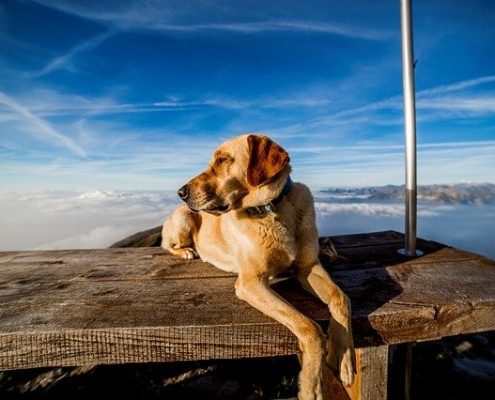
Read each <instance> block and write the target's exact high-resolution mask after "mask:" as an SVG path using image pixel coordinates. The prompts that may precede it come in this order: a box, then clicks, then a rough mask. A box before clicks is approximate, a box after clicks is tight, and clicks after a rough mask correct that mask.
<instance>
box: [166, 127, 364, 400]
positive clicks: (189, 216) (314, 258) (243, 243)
mask: <svg viewBox="0 0 495 400" xmlns="http://www.w3.org/2000/svg"><path fill="white" fill-rule="evenodd" d="M289 161H290V158H289V155H288V154H287V152H286V151H285V150H284V149H283V148H282V147H280V146H279V145H278V144H277V143H275V142H274V141H272V140H271V139H269V138H268V137H266V136H262V135H242V136H238V137H235V138H233V139H231V140H228V141H227V142H225V143H223V144H222V145H221V146H220V147H218V149H217V150H216V151H215V152H214V154H213V156H212V158H211V160H210V162H209V164H208V167H207V168H206V170H205V171H204V172H202V173H201V174H199V175H198V176H196V177H195V178H193V179H191V180H190V181H189V182H188V183H187V184H186V185H184V186H183V187H181V188H180V189H179V191H178V195H179V197H180V198H181V199H182V200H183V201H184V203H185V204H183V205H181V206H179V207H178V208H177V209H176V210H175V212H174V213H173V214H172V215H171V216H170V217H169V218H168V219H166V221H165V223H164V225H163V231H162V237H163V240H162V247H163V248H164V249H165V250H168V251H169V252H171V253H172V254H175V255H177V256H179V257H183V258H186V259H192V258H196V257H200V258H201V259H202V260H204V261H207V262H209V263H211V264H213V265H214V266H216V267H217V268H220V269H222V270H225V271H231V272H235V273H237V274H238V278H237V281H236V284H235V292H236V295H237V297H239V298H240V299H242V300H244V301H246V302H247V303H249V304H250V305H252V306H253V307H255V308H256V309H258V310H260V311H261V312H263V313H264V314H266V315H268V316H269V317H271V318H273V319H274V320H276V321H278V322H279V323H281V324H283V325H284V326H286V327H287V328H288V329H289V330H290V331H291V332H292V333H293V334H294V335H295V336H296V337H297V339H298V342H299V347H300V350H301V361H302V362H301V372H300V374H299V399H302V400H306V399H318V400H320V399H327V398H328V394H329V390H328V382H329V378H328V372H329V371H328V367H327V363H328V365H329V366H330V367H331V368H332V369H333V370H334V371H335V372H336V373H337V375H338V376H339V377H340V379H341V381H342V382H343V383H344V384H345V385H351V384H352V382H353V380H354V376H355V354H354V345H353V339H352V331H351V319H350V318H351V306H350V302H349V299H348V297H347V296H346V295H345V294H344V293H343V292H342V290H341V289H340V288H339V287H338V286H337V285H336V284H335V283H334V282H333V281H332V279H331V278H330V276H329V275H328V273H327V272H326V271H325V269H324V268H323V267H322V265H321V264H320V262H319V260H318V250H319V246H318V232H317V229H316V224H315V210H314V202H313V197H312V195H311V192H310V190H309V189H308V187H306V186H305V185H303V184H302V183H294V182H292V180H291V178H290V172H291V166H290V164H289ZM289 267H293V268H294V271H295V273H296V276H297V279H298V280H299V281H300V282H301V284H302V286H303V287H304V288H305V289H306V290H308V291H309V292H311V293H313V294H314V295H315V296H317V297H318V298H319V299H321V300H322V301H323V302H324V303H325V304H327V305H328V307H329V310H330V324H329V330H328V336H327V335H325V334H324V333H323V331H322V329H321V328H320V326H319V325H318V324H317V323H316V322H314V321H313V320H311V319H310V318H308V317H307V316H305V315H304V314H302V313H301V312H299V311H298V310H296V309H295V308H294V307H293V306H292V305H291V304H289V303H288V302H286V301H285V300H284V299H282V298H281V297H280V296H279V295H278V294H276V293H275V292H274V291H273V290H272V289H271V288H270V286H269V284H268V280H269V278H270V277H274V276H276V275H278V274H280V273H281V272H283V271H284V270H286V269H288V268H289Z"/></svg>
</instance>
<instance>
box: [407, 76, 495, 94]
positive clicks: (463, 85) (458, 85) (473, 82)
mask: <svg viewBox="0 0 495 400" xmlns="http://www.w3.org/2000/svg"><path fill="white" fill-rule="evenodd" d="M492 82H495V75H488V76H481V77H478V78H474V79H467V80H464V81H460V82H455V83H452V84H450V85H441V86H436V87H434V88H430V89H424V90H420V91H418V92H417V96H426V95H433V94H440V93H447V92H453V91H458V90H463V89H468V88H472V87H475V86H479V85H483V84H485V83H492Z"/></svg>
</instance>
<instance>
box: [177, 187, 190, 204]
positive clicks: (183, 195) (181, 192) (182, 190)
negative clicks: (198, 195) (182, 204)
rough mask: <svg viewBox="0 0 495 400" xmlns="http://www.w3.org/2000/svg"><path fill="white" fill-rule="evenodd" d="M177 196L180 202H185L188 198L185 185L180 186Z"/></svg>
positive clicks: (187, 189)
mask: <svg viewBox="0 0 495 400" xmlns="http://www.w3.org/2000/svg"><path fill="white" fill-rule="evenodd" d="M177 194H178V195H179V197H180V198H181V199H182V200H184V201H185V200H187V198H188V197H189V187H188V186H187V185H184V186H182V187H181V188H180V189H179V190H178V191H177Z"/></svg>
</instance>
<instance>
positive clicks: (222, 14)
mask: <svg viewBox="0 0 495 400" xmlns="http://www.w3.org/2000/svg"><path fill="white" fill-rule="evenodd" d="M36 1H37V2H38V3H40V4H43V5H44V6H47V7H52V8H55V9H57V10H60V11H63V12H66V13H69V14H72V15H76V16H78V17H81V18H85V19H91V20H94V21H98V22H101V23H104V24H106V25H110V26H111V27H112V28H113V29H120V30H130V29H138V30H155V31H165V32H177V33H180V32H185V33H195V32H198V33H201V32H204V31H228V32H235V33H241V34H254V33H262V32H272V31H283V32H287V31H292V32H306V33H322V34H332V35H339V36H345V37H351V38H357V39H364V40H387V39H390V38H391V37H393V35H394V34H393V33H392V32H390V31H387V30H384V29H373V28H367V27H366V26H365V25H363V24H359V25H358V24H352V25H351V24H345V23H342V22H333V23H329V22H318V21H315V20H314V19H313V18H311V19H310V20H305V19H287V18H284V17H280V18H278V19H271V20H269V21H266V20H263V19H262V17H266V16H259V15H258V16H256V15H251V21H249V19H248V18H249V17H248V16H247V15H246V12H245V11H246V10H245V9H243V7H242V6H240V5H239V4H237V5H236V6H233V7H230V5H229V4H227V3H225V2H222V3H217V2H211V1H209V2H199V3H197V4H195V6H194V7H191V6H189V5H188V4H187V3H184V4H181V3H180V2H179V3H173V2H170V1H156V0H153V1H126V2H124V1H121V2H119V3H113V4H112V3H105V2H97V3H96V4H91V2H89V3H80V4H78V3H74V2H64V1H59V2H56V3H53V2H49V1H46V0H36ZM250 8H251V9H253V8H256V7H255V6H251V7H250ZM281 11H282V13H283V8H282V9H281ZM197 15H201V19H200V21H201V22H199V23H198V22H195V20H197ZM224 21H229V22H224Z"/></svg>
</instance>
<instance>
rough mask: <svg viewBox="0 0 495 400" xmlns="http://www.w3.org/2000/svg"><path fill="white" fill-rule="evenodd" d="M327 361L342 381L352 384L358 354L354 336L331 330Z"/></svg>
mask: <svg viewBox="0 0 495 400" xmlns="http://www.w3.org/2000/svg"><path fill="white" fill-rule="evenodd" d="M329 336H330V339H329V341H328V354H327V363H328V365H329V366H330V368H332V370H333V371H335V373H336V375H337V376H338V377H339V378H340V381H341V382H342V383H343V384H344V385H346V386H351V385H352V382H354V377H355V375H356V355H355V353H354V346H353V343H352V338H350V337H348V336H347V337H346V335H344V336H340V337H339V336H338V335H336V334H335V332H334V333H331V332H329Z"/></svg>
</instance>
